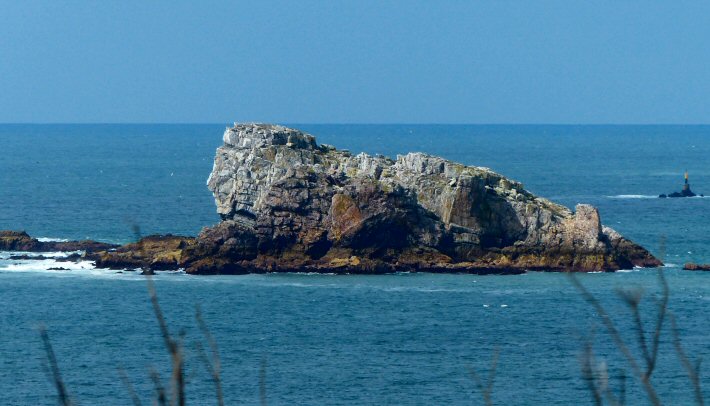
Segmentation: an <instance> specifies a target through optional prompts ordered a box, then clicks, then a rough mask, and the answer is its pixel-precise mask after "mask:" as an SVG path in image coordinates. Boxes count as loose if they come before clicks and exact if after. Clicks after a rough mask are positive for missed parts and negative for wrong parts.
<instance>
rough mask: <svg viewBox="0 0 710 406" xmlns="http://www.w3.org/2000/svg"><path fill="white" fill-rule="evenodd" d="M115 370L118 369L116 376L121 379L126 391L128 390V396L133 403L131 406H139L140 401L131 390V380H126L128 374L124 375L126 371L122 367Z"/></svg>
mask: <svg viewBox="0 0 710 406" xmlns="http://www.w3.org/2000/svg"><path fill="white" fill-rule="evenodd" d="M117 369H118V376H119V377H120V378H121V381H122V382H123V385H124V386H125V387H126V390H128V394H129V395H130V396H131V401H133V405H134V406H141V399H140V398H139V397H138V394H137V393H136V390H135V389H134V388H133V385H132V384H131V380H130V379H129V378H128V374H126V370H125V369H123V367H122V366H119V367H118V368H117Z"/></svg>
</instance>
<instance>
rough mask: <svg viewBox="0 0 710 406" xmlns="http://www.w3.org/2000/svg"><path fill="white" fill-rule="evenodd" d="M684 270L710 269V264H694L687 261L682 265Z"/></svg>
mask: <svg viewBox="0 0 710 406" xmlns="http://www.w3.org/2000/svg"><path fill="white" fill-rule="evenodd" d="M683 270H685V271H710V264H694V263H692V262H689V263H687V264H685V265H683Z"/></svg>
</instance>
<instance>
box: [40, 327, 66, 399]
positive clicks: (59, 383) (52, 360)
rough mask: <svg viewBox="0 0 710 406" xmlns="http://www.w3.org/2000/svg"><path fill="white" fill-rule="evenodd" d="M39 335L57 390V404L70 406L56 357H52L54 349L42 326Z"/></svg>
mask: <svg viewBox="0 0 710 406" xmlns="http://www.w3.org/2000/svg"><path fill="white" fill-rule="evenodd" d="M39 334H40V336H41V337H42V343H43V344H44V351H45V352H46V353H47V360H48V361H49V367H50V369H51V372H52V380H53V382H54V387H55V388H56V389H57V396H58V397H59V404H61V405H64V406H69V405H71V400H70V399H69V393H68V392H67V389H66V387H65V386H64V381H63V380H62V374H61V373H60V372H59V365H58V364H57V357H56V356H55V355H54V349H52V343H51V342H50V341H49V334H48V333H47V329H46V328H45V327H44V326H40V328H39Z"/></svg>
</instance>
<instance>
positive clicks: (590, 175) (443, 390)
mask: <svg viewBox="0 0 710 406" xmlns="http://www.w3.org/2000/svg"><path fill="white" fill-rule="evenodd" d="M298 127H300V128H302V129H305V130H307V131H309V132H311V133H313V134H314V135H316V136H318V140H319V141H320V142H324V143H329V144H333V145H336V146H338V147H341V148H347V149H350V150H351V151H352V152H359V151H367V152H370V153H382V154H386V155H391V156H394V155H396V154H398V153H406V152H407V151H424V152H429V153H432V154H436V155H443V156H445V157H447V158H450V159H454V160H457V161H461V162H464V163H467V164H472V165H480V166H488V167H490V168H492V169H493V170H496V171H498V172H500V173H503V174H505V175H507V176H509V177H512V178H514V179H516V180H519V181H521V182H523V183H524V184H525V186H526V187H527V188H528V189H529V190H531V191H532V192H534V193H537V194H540V195H543V196H546V197H549V198H552V199H554V200H556V201H558V202H560V203H562V204H565V205H568V206H570V207H571V206H573V205H574V204H576V203H578V202H585V203H592V204H594V205H596V206H598V207H599V209H600V212H601V216H602V221H603V222H604V223H605V224H607V225H610V226H612V227H614V228H615V229H617V230H618V231H619V232H621V233H623V234H625V235H626V236H628V237H630V238H632V239H634V240H635V241H637V242H639V243H641V244H643V245H645V246H646V247H648V248H649V249H651V250H652V251H653V252H655V253H656V254H658V255H663V256H664V258H665V259H666V262H667V263H668V267H667V268H666V276H667V279H668V281H669V284H670V286H671V291H672V292H671V305H670V307H671V309H672V311H673V313H674V314H675V315H676V317H677V319H678V325H679V328H680V330H681V335H682V339H683V343H684V345H685V346H686V348H687V350H688V352H689V353H690V354H692V355H693V356H694V357H695V356H702V357H704V358H705V359H708V358H710V340H708V334H707V331H708V327H709V325H708V324H709V323H708V322H709V320H710V317H708V315H707V309H708V304H709V303H708V298H710V283H709V282H708V278H710V273H708V274H704V273H692V272H687V271H681V270H680V269H679V266H682V264H683V263H684V262H687V261H694V262H710V254H709V253H708V251H707V247H708V239H709V238H710V237H708V236H710V217H709V215H710V211H709V209H710V199H703V198H696V199H657V198H654V197H653V196H655V195H657V194H659V193H668V192H672V191H675V190H679V189H680V187H681V183H682V173H683V171H684V170H685V169H688V170H689V172H690V180H691V184H692V187H693V189H694V190H695V191H696V192H698V193H703V192H708V193H710V163H709V161H708V160H707V159H706V158H707V157H708V156H710V142H708V140H707V134H708V133H710V127H702V126H689V127H684V126H622V127H613V126H612V127H607V126H407V125H392V126H349V125H301V126H298ZM223 129H224V126H223V125H0V198H1V199H0V201H2V204H0V229H26V230H27V231H28V232H30V233H31V234H33V235H35V236H39V237H50V238H72V239H76V238H87V237H88V238H92V239H100V240H106V241H115V242H126V241H129V240H131V238H132V237H133V236H132V231H131V226H132V225H134V224H138V225H140V227H141V230H142V232H143V233H168V232H171V233H178V234H195V233H197V232H198V231H199V230H200V228H201V227H202V226H205V225H208V224H212V223H215V222H216V221H217V220H218V219H217V216H216V214H215V209H214V204H213V202H212V198H211V195H210V193H209V191H208V190H207V188H206V186H205V182H206V179H207V175H208V174H209V171H210V170H211V167H212V158H213V155H214V149H215V148H216V147H217V146H218V145H219V144H220V143H221V133H222V131H223ZM8 256H9V253H0V305H2V309H3V312H2V313H0V340H1V341H0V342H2V344H3V345H2V346H0V365H2V368H0V403H2V404H52V403H53V402H55V401H56V398H55V397H54V396H55V395H54V391H53V388H52V386H51V384H50V383H49V381H48V380H47V378H46V374H45V372H44V370H43V365H44V359H45V357H44V352H43V351H42V346H41V342H40V340H39V335H38V333H37V327H38V326H39V325H40V324H43V325H45V326H46V327H47V329H48V330H49V333H50V335H51V340H52V343H53V344H54V347H55V351H56V353H57V357H58V359H59V366H60V368H61V369H62V373H63V376H64V379H65V381H66V384H67V386H68V388H69V391H70V393H71V395H72V396H73V397H74V398H75V399H76V400H78V401H79V402H81V403H83V404H128V403H130V399H129V397H128V391H127V390H126V388H125V386H124V385H123V384H122V383H121V380H120V378H119V373H118V372H117V371H118V369H117V368H119V367H120V368H122V369H123V370H125V371H126V373H127V375H128V376H129V379H130V380H131V382H132V384H133V385H134V386H135V387H136V390H137V392H138V394H139V395H140V396H141V397H143V398H145V399H146V401H145V403H150V402H148V401H147V399H149V398H150V396H151V390H152V388H153V386H152V383H151V382H150V379H149V376H150V370H151V368H155V369H156V370H158V371H159V372H160V373H161V374H162V375H163V379H164V380H167V370H168V368H169V358H168V355H167V353H166V351H165V349H164V347H163V344H162V341H161V340H162V339H161V337H160V334H159V329H158V326H157V323H156V321H155V318H154V317H153V315H152V312H151V307H150V302H149V299H148V294H147V289H146V281H145V279H143V277H141V276H140V275H136V274H135V273H130V272H127V273H121V274H118V273H115V271H99V270H95V269H92V268H91V267H90V266H89V265H88V264H83V265H82V264H78V265H74V264H70V265H66V263H62V265H57V263H56V262H54V261H52V260H45V261H34V262H33V261H22V260H10V259H8ZM55 266H61V267H66V268H69V270H64V271H48V270H47V268H50V267H55ZM82 266H83V268H82ZM580 280H581V281H582V282H583V283H584V284H585V285H586V286H588V287H589V289H590V290H591V291H592V292H593V293H594V294H595V295H597V296H598V297H599V298H600V300H601V302H602V303H603V304H604V305H605V306H606V307H607V308H608V309H609V311H610V313H611V314H612V315H613V317H614V319H615V320H616V322H617V323H618V325H619V327H620V330H621V331H622V332H623V334H624V337H625V338H626V339H627V340H628V341H629V342H632V341H633V338H634V330H633V328H632V327H633V326H632V324H631V319H630V318H629V315H630V313H629V312H628V309H627V308H626V307H625V306H624V305H623V304H622V302H621V301H620V300H619V297H618V295H617V293H616V290H617V289H620V288H624V289H643V291H644V293H645V295H646V297H651V296H654V295H656V294H657V293H658V284H657V275H656V273H655V271H638V270H636V271H632V272H622V273H616V274H589V275H582V276H580ZM155 282H156V286H157V289H158V294H159V297H160V301H161V303H162V305H163V308H164V311H165V313H166V318H167V320H168V322H169V324H170V327H171V330H172V331H173V332H174V333H175V334H178V332H180V331H184V343H185V346H186V353H187V361H186V362H187V377H188V381H189V383H188V386H187V389H188V392H187V394H188V397H189V399H190V401H191V403H193V404H212V403H213V402H212V399H213V396H212V394H213V386H212V383H211V381H210V380H209V375H208V373H207V372H206V370H205V368H204V366H203V365H202V363H201V361H200V358H199V356H198V354H199V352H198V351H197V350H196V347H195V343H196V342H198V341H202V342H204V340H203V339H202V336H201V335H200V333H199V331H198V330H197V329H196V324H195V319H194V312H195V306H196V305H200V306H201V307H202V311H203V314H204V319H205V321H206V322H207V324H208V325H209V326H210V328H211V330H212V332H213V334H214V335H215V337H216V338H217V341H218V343H219V347H220V355H221V360H222V369H223V373H222V375H223V379H224V392H225V397H226V400H227V401H228V402H227V403H228V404H237V403H247V404H254V403H258V394H259V375H260V368H261V365H262V361H264V362H265V365H266V368H265V376H266V381H265V383H266V392H267V398H268V400H269V403H270V404H402V405H420V404H421V405H424V404H471V403H474V404H475V403H477V402H480V399H481V398H480V396H479V394H478V392H477V391H476V386H475V384H474V383H473V380H472V379H471V377H470V375H469V372H468V371H469V368H471V369H473V370H475V371H478V372H479V374H480V375H485V374H486V373H487V371H488V368H489V364H490V361H491V359H492V357H493V354H494V353H495V352H496V350H497V351H498V352H499V354H500V355H499V359H498V369H497V373H496V381H495V384H494V391H493V399H494V401H495V402H496V403H499V404H570V403H581V404H592V402H591V398H590V396H589V393H588V391H587V387H586V384H585V382H584V381H583V380H582V379H581V374H580V367H579V355H580V353H581V348H582V346H583V344H584V342H585V340H586V339H587V338H588V337H590V335H592V336H593V340H594V342H595V347H594V349H595V353H596V355H597V356H598V357H599V359H600V360H602V361H604V362H605V363H606V365H608V368H609V371H610V374H611V377H612V385H618V379H617V378H618V377H619V376H620V375H621V374H622V371H623V370H625V371H626V373H627V374H630V372H629V370H628V365H627V364H626V363H624V361H623V360H622V359H621V358H620V355H619V353H618V351H617V350H615V349H614V348H613V346H612V345H611V344H610V340H609V338H608V337H607V336H606V335H605V333H604V329H603V328H602V326H601V325H600V323H599V321H598V318H596V316H595V313H594V311H593V310H592V309H591V308H590V306H589V305H587V304H586V303H584V302H583V300H582V299H581V298H580V295H579V294H578V293H577V292H576V291H575V290H574V288H573V287H572V286H571V284H570V281H569V280H568V278H567V276H566V275H561V274H544V273H531V274H526V275H520V276H507V277H506V276H485V277H483V276H473V275H430V274H417V275H414V274H403V275H388V276H370V277H368V276H329V275H248V276H235V277H192V276H187V275H184V274H181V273H165V274H161V275H159V276H158V277H156V278H155ZM642 308H643V309H644V312H643V317H644V320H646V321H647V322H649V323H651V322H652V321H653V319H654V318H655V313H654V311H653V303H652V301H651V300H647V301H645V302H643V304H642ZM662 337H663V340H662V342H661V346H660V354H661V355H660V359H659V364H658V367H657V371H656V372H655V373H654V382H655V383H656V385H657V387H658V389H659V392H660V393H661V395H662V397H664V398H665V399H668V400H669V402H670V400H671V399H672V402H671V403H673V404H688V403H691V401H692V393H691V390H690V389H689V387H688V384H687V379H686V378H684V373H683V370H682V369H681V367H680V364H679V362H678V360H677V357H676V356H675V354H674V352H673V346H672V343H671V341H670V335H669V332H668V331H664V334H663V336H662ZM705 371H706V368H704V369H703V373H704V377H705V378H706V379H707V376H708V375H707V373H705ZM627 389H628V392H629V393H628V397H629V399H630V400H633V401H634V402H632V403H639V402H641V399H643V397H642V396H641V394H640V392H639V387H638V386H637V385H635V384H633V383H632V382H631V380H629V383H628V388H627Z"/></svg>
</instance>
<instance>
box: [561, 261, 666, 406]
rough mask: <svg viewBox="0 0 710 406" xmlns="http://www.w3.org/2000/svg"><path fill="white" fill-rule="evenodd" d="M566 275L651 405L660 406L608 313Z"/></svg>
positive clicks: (579, 283) (650, 385) (572, 278)
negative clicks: (594, 313) (599, 323)
mask: <svg viewBox="0 0 710 406" xmlns="http://www.w3.org/2000/svg"><path fill="white" fill-rule="evenodd" d="M568 275H569V278H570V281H572V284H573V285H574V286H575V287H576V288H577V289H578V290H579V291H580V293H581V294H582V297H583V298H584V300H586V301H587V302H588V303H589V304H590V305H592V307H594V310H596V312H597V314H598V315H599V317H600V318H601V320H602V323H603V324H604V326H605V327H606V329H607V331H608V332H609V335H611V337H612V339H613V340H614V343H615V344H616V347H617V348H618V349H619V351H621V353H622V354H623V355H624V357H625V358H626V361H627V362H628V363H629V366H631V370H632V371H633V373H634V375H636V377H637V378H638V379H639V380H640V381H641V383H642V384H643V388H644V390H645V391H646V394H647V396H648V399H649V401H650V402H651V404H653V405H654V406H660V404H661V401H660V399H659V398H658V394H656V390H655V389H654V387H653V385H652V384H651V380H650V379H648V377H647V376H646V374H645V373H644V372H642V371H641V368H640V367H639V365H638V362H637V361H636V358H635V357H634V356H633V354H632V353H631V350H629V347H628V346H627V345H626V343H625V342H624V340H623V339H622V338H621V335H620V334H619V331H618V330H617V328H616V326H615V325H614V322H613V321H612V319H611V317H610V316H609V313H608V312H607V311H606V309H604V307H603V306H602V305H601V303H600V302H599V300H597V298H595V297H594V295H592V294H591V293H590V292H589V291H588V290H587V288H585V287H584V285H582V283H581V282H580V281H579V279H577V277H576V276H575V275H574V274H572V273H569V274H568Z"/></svg>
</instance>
